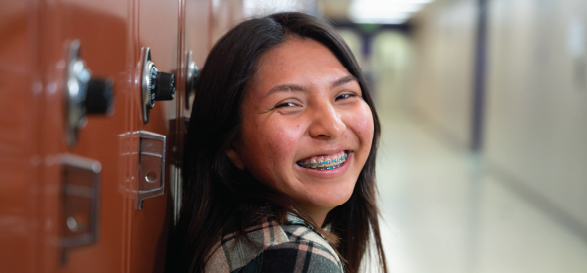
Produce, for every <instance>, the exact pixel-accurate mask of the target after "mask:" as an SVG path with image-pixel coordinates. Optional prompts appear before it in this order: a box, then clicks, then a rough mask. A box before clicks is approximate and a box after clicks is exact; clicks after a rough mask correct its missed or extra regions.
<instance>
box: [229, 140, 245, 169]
mask: <svg viewBox="0 0 587 273" xmlns="http://www.w3.org/2000/svg"><path fill="white" fill-rule="evenodd" d="M226 155H227V156H228V158H229V159H230V161H231V162H232V164H234V166H236V167H237V168H239V169H241V170H244V169H245V164H243V160H242V159H241V157H240V155H239V154H238V153H237V152H236V148H235V147H234V145H232V146H230V148H229V149H228V150H226Z"/></svg>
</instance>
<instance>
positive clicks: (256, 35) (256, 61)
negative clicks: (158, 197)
mask: <svg viewBox="0 0 587 273" xmlns="http://www.w3.org/2000/svg"><path fill="white" fill-rule="evenodd" d="M196 90H197V92H196V96H195V100H194V104H193V110H192V115H191V118H190V126H189V130H188V135H187V139H186V150H185V151H184V155H185V156H184V168H183V170H184V192H183V200H182V208H181V216H180V220H179V222H178V225H177V227H176V231H175V234H174V240H173V242H174V243H173V244H172V246H171V252H170V253H171V254H170V255H169V259H168V268H169V269H170V271H173V272H358V271H359V268H360V266H361V264H363V265H365V257H366V256H368V255H366V253H367V252H368V249H369V245H370V243H374V248H373V250H374V251H375V252H376V254H375V255H373V256H375V257H376V260H377V261H376V262H377V263H378V264H379V266H380V269H381V270H382V271H384V272H387V269H386V264H385V255H384V253H383V249H382V245H381V238H380V235H379V223H378V208H377V205H376V200H375V199H376V187H375V156H376V151H377V143H378V139H379V133H380V126H379V121H378V119H377V114H376V112H375V108H374V106H373V101H372V99H371V96H370V92H369V90H368V86H367V83H366V81H365V79H364V76H363V75H362V73H361V70H360V68H359V66H358V65H357V63H356V60H355V58H354V57H353V55H352V53H351V52H350V50H349V49H348V47H347V45H346V44H345V43H344V41H343V40H342V38H341V37H340V36H339V35H338V34H337V32H336V31H335V30H334V29H333V28H332V26H330V25H329V24H327V23H325V22H323V21H321V20H319V19H317V18H314V17H312V16H309V15H305V14H302V13H279V14H274V15H270V16H268V17H265V18H258V19H250V20H248V21H245V22H243V23H241V24H239V25H238V26H236V27H235V28H234V29H232V30H231V31H230V32H228V33H227V34H226V36H224V37H223V38H222V39H221V40H220V41H218V43H217V44H216V45H215V46H214V48H213V49H212V51H211V52H210V55H209V56H208V59H207V60H206V64H205V65H204V69H203V70H202V72H201V74H200V77H199V79H198V82H197V85H196ZM370 237H371V239H370Z"/></svg>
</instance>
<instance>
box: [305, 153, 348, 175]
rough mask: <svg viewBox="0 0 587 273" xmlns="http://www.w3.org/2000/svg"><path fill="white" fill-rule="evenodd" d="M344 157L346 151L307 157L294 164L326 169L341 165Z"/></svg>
mask: <svg viewBox="0 0 587 273" xmlns="http://www.w3.org/2000/svg"><path fill="white" fill-rule="evenodd" d="M346 158H347V151H342V152H338V153H336V154H333V155H327V156H313V157H309V158H306V159H303V160H300V161H298V162H297V163H296V164H298V166H300V167H302V168H307V169H313V170H318V171H326V170H333V169H336V168H340V167H342V165H343V164H344V162H345V161H346Z"/></svg>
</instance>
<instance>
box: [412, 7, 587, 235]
mask: <svg viewBox="0 0 587 273" xmlns="http://www.w3.org/2000/svg"><path fill="white" fill-rule="evenodd" d="M476 2H477V1H473V0H454V1H451V0H444V1H443V0H438V1H436V2H434V3H433V4H431V5H430V6H428V7H427V8H426V9H425V10H424V11H423V12H422V13H421V14H419V15H417V17H416V19H415V23H416V32H415V39H414V43H415V57H416V60H417V62H416V69H415V82H414V84H415V86H416V87H415V89H414V92H413V103H414V106H415V110H416V112H417V113H418V114H420V115H421V116H423V117H425V118H426V119H427V120H429V121H430V122H431V123H432V124H434V125H435V126H436V127H437V128H440V129H441V130H442V131H444V133H446V134H447V135H449V136H451V137H452V139H455V140H457V141H458V142H459V143H462V144H468V143H469V135H470V133H469V130H470V120H471V111H470V107H471V99H472V97H471V95H472V90H473V87H472V86H473V79H474V74H473V73H474V55H473V54H474V46H475V44H474V42H475V36H474V35H475V28H476V25H477V23H476V20H477V19H476ZM488 2H489V25H488V26H489V28H488V30H489V33H488V38H489V44H488V45H489V48H488V67H487V68H488V74H487V91H486V92H487V94H486V96H487V97H486V113H485V115H486V116H485V122H486V123H485V133H484V139H485V142H484V151H483V154H484V156H485V158H486V159H487V160H486V161H487V163H488V166H494V167H495V168H494V170H498V171H499V172H501V173H502V174H507V175H508V176H509V177H511V178H512V179H511V181H518V182H517V183H521V184H522V185H523V186H525V187H526V188H528V189H530V191H532V192H533V193H537V194H538V196H539V198H540V199H541V200H546V202H547V203H549V204H552V205H554V206H555V207H556V208H558V209H561V210H562V211H563V212H564V213H565V214H567V215H568V216H570V217H571V218H572V219H573V220H574V221H576V222H578V223H582V224H583V225H584V226H587V210H586V209H585V208H587V69H586V67H587V57H586V55H587V54H586V51H587V45H586V36H587V1H584V0H559V1H532V0H491V1H488ZM514 183H515V182H514Z"/></svg>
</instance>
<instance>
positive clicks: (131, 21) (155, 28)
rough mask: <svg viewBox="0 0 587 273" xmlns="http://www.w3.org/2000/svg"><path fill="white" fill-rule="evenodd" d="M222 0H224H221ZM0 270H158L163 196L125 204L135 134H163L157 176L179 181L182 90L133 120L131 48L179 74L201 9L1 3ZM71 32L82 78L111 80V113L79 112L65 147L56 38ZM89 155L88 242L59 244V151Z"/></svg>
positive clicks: (137, 1)
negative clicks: (94, 174)
mask: <svg viewBox="0 0 587 273" xmlns="http://www.w3.org/2000/svg"><path fill="white" fill-rule="evenodd" d="M228 4H230V3H228V2H227V3H226V5H228ZM0 15H2V16H0V77H1V78H0V95H3V96H4V97H5V98H10V99H3V100H0V128H1V130H0V172H1V173H2V174H3V177H2V178H1V179H0V272H162V271H163V265H164V262H165V261H164V259H165V248H166V241H167V234H168V232H169V228H170V225H172V213H173V204H174V202H172V200H171V198H172V196H171V195H170V194H169V191H166V192H165V194H163V195H161V196H157V197H153V198H150V199H146V200H144V202H143V208H142V209H141V210H138V209H137V206H136V203H137V190H138V185H139V184H138V180H139V179H138V178H139V168H138V163H139V162H138V160H139V137H138V134H136V132H139V131H148V132H152V133H156V134H160V135H165V136H168V137H169V139H170V141H168V145H167V147H166V149H167V150H168V151H169V152H168V153H167V158H166V162H168V163H167V164H166V169H165V172H164V173H166V174H167V176H166V177H165V181H168V182H166V183H167V185H166V188H168V189H169V183H176V184H177V183H179V182H178V181H179V180H177V179H175V180H173V179H170V178H172V177H173V178H177V177H179V176H178V174H179V169H178V166H179V160H178V158H179V155H180V154H181V152H180V151H181V148H182V141H181V140H183V132H184V131H185V117H186V116H188V113H189V109H186V108H185V97H184V94H185V86H184V85H182V84H177V85H176V87H177V94H176V99H175V100H173V101H166V102H158V103H157V105H156V106H155V108H153V109H152V110H151V120H150V122H149V123H148V124H143V120H142V114H141V108H140V107H141V104H140V102H141V96H140V81H138V77H139V76H140V66H139V61H140V54H141V50H142V48H144V47H150V48H151V51H152V59H153V62H154V63H156V64H157V67H158V68H159V70H161V71H166V72H171V73H173V74H175V77H176V79H177V82H183V81H185V72H186V66H187V58H186V54H187V52H188V51H189V50H191V51H193V55H194V59H195V61H196V62H197V63H198V64H201V65H200V66H202V65H203V64H204V60H205V58H206V55H207V53H208V50H209V49H210V47H211V43H212V42H211V37H212V34H211V29H212V28H211V27H212V25H211V23H212V21H213V20H212V19H211V18H212V17H211V16H212V15H213V13H212V8H211V1H209V0H194V1H188V0H184V1H167V0H166V1H160V0H128V1H115V0H105V1H89V0H67V1H44V0H36V1H35V0H33V1H16V0H10V1H4V2H3V3H2V4H0ZM76 39H78V40H79V41H80V45H81V51H80V55H81V56H82V57H83V59H84V60H85V62H86V65H87V67H88V68H89V69H90V70H91V71H92V74H93V75H96V76H101V77H104V78H106V77H111V78H112V79H113V82H114V86H113V88H114V97H115V105H114V112H113V113H112V115H106V116H89V117H88V120H87V125H86V126H85V127H84V128H82V129H80V130H79V134H78V139H77V144H76V145H74V146H69V145H68V144H67V141H66V130H65V127H66V126H65V122H66V116H65V104H64V97H63V96H64V81H65V80H64V79H65V63H66V60H67V45H69V44H71V41H73V40H76ZM65 154H69V155H75V156H80V157H84V158H87V159H91V160H94V161H95V162H99V163H100V165H101V166H102V168H101V174H100V177H101V185H100V189H99V194H98V195H97V196H98V204H99V205H98V206H99V209H98V215H97V222H98V223H99V226H98V229H97V237H96V238H97V239H96V241H95V242H94V243H92V244H90V245H87V246H80V247H76V248H71V249H68V251H66V252H64V251H63V246H62V243H61V242H62V237H63V235H64V234H63V230H64V228H66V227H67V222H66V221H64V220H63V219H65V218H67V217H65V218H64V213H63V211H64V210H63V202H61V201H60V200H62V199H63V197H64V194H63V191H62V190H61V189H62V188H63V187H62V183H63V175H62V174H63V172H62V164H61V162H62V160H61V158H62V157H63V155H65Z"/></svg>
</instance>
